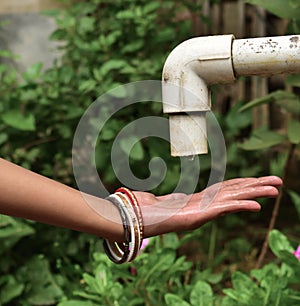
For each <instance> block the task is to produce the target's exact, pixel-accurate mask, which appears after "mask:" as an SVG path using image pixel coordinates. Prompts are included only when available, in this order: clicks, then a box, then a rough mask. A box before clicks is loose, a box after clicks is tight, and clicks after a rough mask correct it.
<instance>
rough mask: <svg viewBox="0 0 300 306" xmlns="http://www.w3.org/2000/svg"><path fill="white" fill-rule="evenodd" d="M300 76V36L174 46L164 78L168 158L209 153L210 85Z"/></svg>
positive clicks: (204, 40) (208, 39)
mask: <svg viewBox="0 0 300 306" xmlns="http://www.w3.org/2000/svg"><path fill="white" fill-rule="evenodd" d="M297 72H300V35H290V36H277V37H261V38H250V39H234V37H233V35H219V36H217V35H216V36H207V37H197V38H192V39H189V40H187V41H184V42H183V43H181V44H180V45H178V46H177V47H176V48H175V49H174V50H173V51H172V52H171V53H170V55H169V57H168V58H167V60H166V62H165V65H164V69H163V76H162V95H163V110H164V112H165V113H168V114H169V115H170V117H169V120H170V139H171V155H172V156H185V155H196V154H203V153H207V143H206V142H207V140H206V138H207V137H206V122H205V114H206V112H207V111H209V110H210V106H211V105H210V88H209V87H210V85H212V84H217V83H232V82H233V81H235V80H236V78H237V77H239V76H250V75H260V76H270V75H276V74H291V73H297Z"/></svg>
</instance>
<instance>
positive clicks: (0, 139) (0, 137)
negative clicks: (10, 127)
mask: <svg viewBox="0 0 300 306" xmlns="http://www.w3.org/2000/svg"><path fill="white" fill-rule="evenodd" d="M7 139H8V136H7V134H5V133H0V146H1V145H2V144H3V143H5V142H6V140H7Z"/></svg>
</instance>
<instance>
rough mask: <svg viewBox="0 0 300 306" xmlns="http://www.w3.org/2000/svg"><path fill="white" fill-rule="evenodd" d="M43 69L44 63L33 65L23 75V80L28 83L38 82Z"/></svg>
mask: <svg viewBox="0 0 300 306" xmlns="http://www.w3.org/2000/svg"><path fill="white" fill-rule="evenodd" d="M42 68H43V64H42V63H36V64H33V65H31V66H30V67H29V68H28V69H27V71H26V72H24V73H23V75H22V76H23V78H24V79H25V80H26V81H28V82H31V81H34V80H36V79H37V78H38V77H40V76H41V70H42Z"/></svg>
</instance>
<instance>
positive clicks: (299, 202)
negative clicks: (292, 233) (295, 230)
mask: <svg viewBox="0 0 300 306" xmlns="http://www.w3.org/2000/svg"><path fill="white" fill-rule="evenodd" d="M288 194H289V196H290V197H291V199H292V201H293V203H294V205H295V208H296V211H297V214H298V217H299V220H300V195H299V194H298V193H296V192H295V191H292V190H288Z"/></svg>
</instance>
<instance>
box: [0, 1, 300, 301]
mask: <svg viewBox="0 0 300 306" xmlns="http://www.w3.org/2000/svg"><path fill="white" fill-rule="evenodd" d="M212 2H215V3H217V4H218V1H212ZM248 2H251V3H253V4H255V5H263V6H265V8H266V9H267V10H269V11H270V12H271V13H273V14H276V15H277V16H279V17H281V18H288V19H289V27H288V32H289V33H294V32H297V31H298V30H299V19H298V17H299V14H295V12H298V10H299V5H298V4H297V1H289V2H288V7H290V10H286V8H287V4H286V1H284V0H281V1H280V0H277V1H273V2H272V5H271V4H268V5H267V4H266V3H265V2H266V1H248ZM187 11H189V12H193V14H196V15H197V16H199V17H200V18H201V16H202V5H201V3H200V4H199V3H198V4H197V5H195V4H194V3H193V2H191V1H181V2H179V1H175V0H172V1H157V0H152V1H149V0H148V1H146V0H125V1H124V0H123V1H121V0H116V1H100V0H92V1H80V2H78V3H74V4H73V5H71V6H69V7H68V9H66V10H59V11H51V12H47V14H48V15H51V16H52V17H54V18H55V19H56V22H57V30H56V31H55V32H54V33H53V34H52V35H51V37H50V39H52V40H59V41H61V42H62V44H61V51H62V54H63V55H62V58H61V60H60V61H58V62H56V63H54V65H53V67H52V68H51V69H48V70H47V71H45V72H42V66H41V64H39V63H37V64H35V65H33V66H32V67H30V69H28V71H26V72H25V73H23V75H22V77H21V80H20V78H19V75H18V72H17V71H15V70H13V69H12V67H10V66H9V65H5V64H1V65H0V78H1V82H0V99H1V104H0V149H1V156H2V157H4V158H6V159H8V160H11V161H13V162H15V163H17V164H20V165H22V166H23V167H26V168H28V169H31V170H33V171H36V172H38V173H41V174H43V175H46V176H48V177H51V178H53V179H55V180H58V181H61V182H63V183H66V184H68V185H70V186H73V187H76V185H75V182H74V178H73V175H72V167H71V148H72V139H73V133H74V131H75V128H76V125H77V123H78V120H79V119H80V117H81V115H82V114H83V112H84V111H85V109H86V108H87V107H88V106H89V105H90V104H91V103H92V102H93V101H94V100H95V99H96V98H97V97H98V96H99V95H101V94H103V93H105V92H107V91H108V90H109V89H112V88H114V87H116V86H118V85H120V84H124V83H128V82H132V81H136V80H147V79H160V77H161V69H162V67H163V63H164V60H165V59H166V57H167V55H168V53H169V52H170V51H171V50H172V49H173V47H175V46H176V45H177V44H178V43H180V42H181V41H183V40H186V39H188V38H190V37H192V36H193V32H192V25H191V19H190V18H182V16H184V15H185V13H186V12H187ZM183 12H184V13H183ZM282 12H284V15H282ZM170 16H171V17H170ZM202 17H203V21H204V22H210V20H207V19H205V18H204V16H202ZM298 32H299V31H298ZM157 46H159V48H158V47H157ZM0 56H1V57H6V58H7V57H13V56H14V55H12V54H10V53H9V52H7V51H6V50H1V51H0ZM287 82H288V83H289V85H290V86H293V87H294V88H295V91H294V92H286V91H280V92H275V93H270V95H268V96H267V97H263V98H261V99H259V100H257V101H253V103H252V104H250V105H247V109H246V108H245V110H244V111H243V112H239V111H240V107H241V104H242V101H240V102H239V103H238V104H237V105H236V106H235V107H233V108H231V109H230V110H228V111H226V112H225V113H221V114H217V116H218V119H219V122H220V124H221V126H222V128H223V131H224V134H225V135H226V142H227V151H228V156H227V159H228V161H227V167H228V170H227V174H226V175H227V178H230V177H236V176H257V175H266V174H269V173H271V174H277V175H280V176H282V175H283V174H284V173H285V174H286V178H287V179H289V176H288V171H287V170H286V169H287V168H289V167H287V166H286V165H288V166H289V164H288V163H289V159H288V156H289V155H291V154H292V157H293V162H297V160H298V157H299V141H300V140H299V132H298V131H299V113H300V111H299V103H300V102H299V97H298V96H297V95H296V92H297V87H299V83H300V82H299V77H298V78H297V77H294V78H288V79H287ZM214 94H215V95H216V94H217V90H216V91H215V93H214ZM283 100H284V101H286V103H284V104H283V103H281V102H282V101H283ZM263 103H277V104H280V106H281V107H283V108H284V111H285V112H286V113H287V114H288V115H289V116H290V118H291V120H290V122H291V123H290V124H289V126H288V127H286V128H285V129H284V130H283V131H280V132H278V131H274V130H272V129H270V127H263V128H261V129H260V130H252V126H251V122H252V116H251V112H250V111H249V109H250V108H251V107H256V106H257V105H260V104H263ZM282 105H283V106H282ZM102 111H103V112H105V108H104V109H103V110H102ZM150 114H152V115H156V116H158V115H161V105H157V104H153V103H152V104H151V103H149V104H146V105H143V106H142V107H134V108H126V109H124V110H122V112H120V113H118V114H117V115H116V116H115V117H114V118H112V120H110V122H109V123H108V124H107V126H106V127H105V130H104V131H103V133H102V135H101V148H100V147H99V148H98V150H99V155H98V158H97V167H98V169H99V173H100V175H101V178H102V180H103V182H105V184H106V186H107V188H108V189H110V190H111V191H113V190H114V188H115V187H116V186H118V184H119V182H118V181H117V180H116V178H115V174H114V172H113V169H112V167H111V165H110V148H111V145H112V142H113V139H114V138H115V136H116V135H117V134H118V131H119V130H120V129H121V128H122V127H124V126H125V125H126V124H127V123H128V122H131V121H132V120H133V119H136V118H138V117H143V116H145V115H150ZM245 139H247V141H243V142H242V140H245ZM120 149H121V150H124V152H125V151H126V147H124V148H122V147H121V148H120ZM154 156H160V157H162V158H163V159H164V160H165V162H166V163H167V165H168V171H167V174H166V178H165V181H164V184H163V185H162V186H159V187H158V188H157V189H155V190H154V192H155V193H157V194H164V193H167V192H171V191H172V190H173V189H174V186H176V184H177V180H178V174H179V173H180V165H179V162H178V160H177V159H174V158H171V157H170V156H169V144H167V143H161V142H160V141H159V140H156V139H152V140H150V141H149V142H141V143H139V144H138V146H137V147H136V148H135V150H133V151H132V152H131V155H130V163H131V167H132V169H133V172H134V173H136V174H137V175H138V176H139V177H141V178H143V177H145V176H147V175H148V173H147V171H146V170H144V169H145V167H142V166H141V165H144V164H145V163H146V164H147V161H148V160H150V159H151V158H152V157H154ZM209 162H210V160H209V156H208V157H207V156H206V157H205V156H204V157H201V163H202V165H203V167H202V170H203V176H202V177H201V179H200V180H199V186H198V189H199V190H201V189H202V188H203V187H205V183H206V178H207V176H208V174H209V170H210V169H209V167H210V164H209ZM191 167H192V163H191ZM88 186H89V181H88V178H87V190H88V188H89V187H88ZM283 199H284V201H285V202H286V203H287V204H286V210H285V211H286V212H282V214H283V215H284V216H285V218H288V220H289V222H288V223H287V222H286V221H285V220H284V218H281V219H279V222H278V223H279V227H280V229H281V230H282V231H284V232H285V234H286V235H288V238H289V240H290V242H289V241H288V239H287V238H286V236H284V235H283V234H281V233H280V232H278V231H273V232H272V234H271V236H270V238H271V240H270V245H271V249H272V251H273V253H275V255H276V256H277V259H275V256H274V254H272V253H268V256H267V258H266V260H265V262H264V267H263V268H261V269H258V270H251V269H253V268H254V266H255V262H256V259H257V255H258V252H259V249H260V247H261V244H262V240H263V238H264V236H265V229H266V224H267V222H268V221H269V219H270V213H271V208H264V209H263V211H262V213H261V214H259V215H250V214H240V215H231V216H227V217H224V218H221V219H219V220H216V221H214V222H211V223H209V224H207V225H205V226H204V227H202V228H200V229H199V230H197V231H194V232H192V233H184V234H178V235H177V234H170V235H165V236H162V237H157V238H154V239H152V240H151V242H150V245H149V246H148V248H147V250H146V251H145V252H144V253H143V254H142V255H141V256H140V257H139V258H138V259H137V260H136V262H135V263H133V264H132V265H124V266H122V267H119V266H114V265H112V264H111V263H110V262H109V261H108V260H107V259H106V257H104V256H103V254H102V247H101V241H99V240H98V239H96V238H95V237H92V236H90V235H86V234H82V233H76V232H73V231H68V230H65V229H58V228H54V227H50V226H46V225H43V224H38V223H34V222H32V221H25V220H19V219H14V218H11V217H7V216H0V240H1V249H0V255H1V261H0V272H1V273H0V305H56V304H58V303H60V305H61V306H67V305H74V306H76V305H78V306H80V305H125V304H128V305H157V304H159V305H163V304H167V305H214V304H216V305H220V304H222V305H253V301H255V303H258V300H261V301H262V304H261V305H274V304H276V303H277V305H300V303H299V300H300V294H299V284H297V279H299V263H298V262H297V260H296V259H295V258H294V257H293V255H292V254H291V251H292V250H293V249H295V248H296V246H297V244H299V236H300V228H299V214H300V207H299V206H300V196H299V190H287V192H284V195H283ZM267 202H268V201H267V200H264V201H262V203H263V204H267ZM238 231H240V232H242V233H243V235H242V236H237V235H236V233H237V232H238ZM269 262H270V264H269ZM249 271H251V272H249ZM249 273H250V274H251V277H252V278H250V277H249V276H248V275H250V274H249ZM253 278H255V279H256V281H255V282H253ZM278 278H280V279H282V282H276V280H278ZM271 284H274V285H271ZM229 288H230V289H229ZM224 294H226V297H225V298H224ZM258 296H259V297H261V299H258V298H257V297H258ZM201 303H202V304H201ZM256 305H258V304H256Z"/></svg>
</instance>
